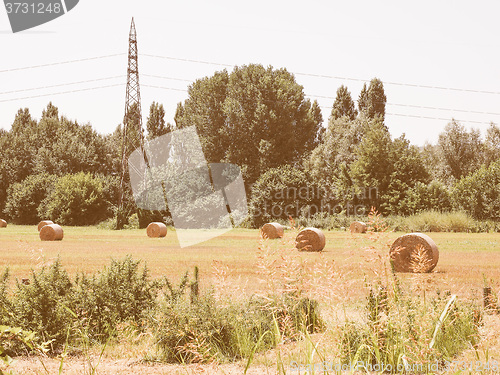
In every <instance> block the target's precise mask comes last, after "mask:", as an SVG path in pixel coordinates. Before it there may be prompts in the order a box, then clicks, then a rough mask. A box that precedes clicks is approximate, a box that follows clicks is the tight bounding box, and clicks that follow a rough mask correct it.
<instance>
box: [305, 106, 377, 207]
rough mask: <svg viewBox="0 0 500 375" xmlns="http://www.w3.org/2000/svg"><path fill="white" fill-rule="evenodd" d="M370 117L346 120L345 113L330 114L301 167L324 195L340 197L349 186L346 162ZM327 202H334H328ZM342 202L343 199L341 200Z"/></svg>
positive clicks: (346, 191) (367, 127) (345, 193)
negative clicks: (340, 114) (326, 126)
mask: <svg viewBox="0 0 500 375" xmlns="http://www.w3.org/2000/svg"><path fill="white" fill-rule="evenodd" d="M371 122H373V120H370V119H368V118H367V117H366V116H365V115H364V114H361V115H360V116H358V117H357V118H356V119H354V120H352V121H350V120H348V118H347V117H342V118H339V119H335V118H333V117H330V120H329V123H328V129H327V130H326V132H325V134H324V135H323V137H322V140H321V143H320V144H319V145H318V146H317V147H316V148H315V149H314V150H313V152H312V153H311V156H310V157H309V158H307V159H306V160H305V161H304V167H305V170H306V171H307V173H308V174H309V175H310V176H311V178H312V181H314V183H316V184H317V185H318V186H319V187H320V190H321V191H323V192H324V193H325V194H326V195H327V196H328V197H331V198H336V199H340V200H343V199H344V198H346V196H347V195H350V194H349V190H350V189H352V181H351V177H350V172H349V169H350V165H351V164H352V162H354V160H355V158H356V155H355V153H354V151H355V149H356V146H357V145H358V144H359V143H360V142H361V141H362V139H363V137H364V135H365V133H366V132H367V130H368V129H369V128H370V126H371V125H370V124H371ZM329 203H330V204H332V203H335V202H333V201H332V202H329ZM344 203H345V202H344Z"/></svg>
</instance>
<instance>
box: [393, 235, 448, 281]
mask: <svg viewBox="0 0 500 375" xmlns="http://www.w3.org/2000/svg"><path fill="white" fill-rule="evenodd" d="M389 254H390V256H391V260H392V262H393V264H394V271H396V272H414V273H416V272H419V273H420V272H431V271H432V270H433V269H434V268H435V267H436V265H437V263H438V260H439V251H438V248H437V246H436V244H435V242H434V241H433V240H432V238H430V237H429V236H428V235H426V234H423V233H410V234H405V235H403V236H401V237H398V238H397V239H396V241H394V243H393V244H392V246H391V249H390V250H389Z"/></svg>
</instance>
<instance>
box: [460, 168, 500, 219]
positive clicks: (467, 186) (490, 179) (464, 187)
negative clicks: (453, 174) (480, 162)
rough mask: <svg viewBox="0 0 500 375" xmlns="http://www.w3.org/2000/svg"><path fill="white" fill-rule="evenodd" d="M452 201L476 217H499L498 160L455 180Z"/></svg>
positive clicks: (499, 173) (499, 179) (499, 182)
mask: <svg viewBox="0 0 500 375" xmlns="http://www.w3.org/2000/svg"><path fill="white" fill-rule="evenodd" d="M452 197H453V202H454V204H455V206H456V207H457V208H459V209H462V210H465V211H466V212H467V213H469V214H470V215H472V216H473V217H474V218H476V219H480V220H485V219H493V220H498V219H500V160H499V161H497V162H495V163H492V164H490V166H489V167H488V168H486V167H485V166H482V167H481V168H479V169H478V170H477V171H476V172H474V173H472V174H469V175H468V176H466V177H463V178H462V179H460V181H458V182H457V184H456V185H455V187H454V188H453V192H452Z"/></svg>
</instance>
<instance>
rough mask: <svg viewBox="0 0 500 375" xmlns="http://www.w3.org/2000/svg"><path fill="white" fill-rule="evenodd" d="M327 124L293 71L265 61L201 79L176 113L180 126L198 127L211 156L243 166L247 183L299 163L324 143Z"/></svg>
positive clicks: (202, 140) (213, 160) (206, 154)
mask: <svg viewBox="0 0 500 375" xmlns="http://www.w3.org/2000/svg"><path fill="white" fill-rule="evenodd" d="M321 122H322V117H321V111H320V108H319V106H318V104H317V103H316V102H314V103H311V102H310V101H309V100H308V99H306V98H305V94H304V92H303V87H302V86H300V85H298V84H297V83H296V82H295V78H294V76H293V75H292V74H291V73H289V72H288V71H287V70H286V69H273V68H272V67H269V68H264V67H263V66H261V65H248V66H243V67H236V68H235V69H234V70H233V71H232V72H231V73H230V74H229V73H227V72H226V71H222V72H218V73H216V74H215V75H214V76H212V77H207V78H204V79H202V80H198V81H196V82H195V83H194V84H193V85H191V86H190V88H189V98H188V99H187V100H186V101H185V102H184V105H183V106H179V107H178V111H177V114H176V123H177V125H178V126H179V127H185V126H189V125H195V126H196V129H197V131H198V134H199V136H200V138H201V143H202V147H203V151H204V153H205V156H206V158H207V160H208V161H209V162H230V163H234V164H237V165H238V166H240V167H241V168H242V171H243V174H244V180H245V183H246V184H247V186H248V185H250V184H252V183H253V182H255V181H256V180H257V178H258V177H259V176H260V175H261V174H262V173H264V172H265V171H266V170H268V169H270V168H275V167H278V166H281V165H286V164H290V165H294V164H295V165H296V164H298V163H299V162H300V161H301V159H302V158H303V156H304V155H306V154H308V153H309V152H310V151H312V150H313V149H314V147H315V146H316V145H317V144H318V142H319V137H320V135H321V130H320V129H321Z"/></svg>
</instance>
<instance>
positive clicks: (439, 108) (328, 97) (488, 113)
mask: <svg viewBox="0 0 500 375" xmlns="http://www.w3.org/2000/svg"><path fill="white" fill-rule="evenodd" d="M307 96H310V97H312V98H321V99H333V100H335V99H336V98H335V97H333V96H324V95H307ZM377 102H378V103H380V101H377ZM385 104H386V105H390V106H395V107H408V108H418V109H431V110H436V111H452V112H463V113H473V114H478V115H491V116H500V113H498V112H484V111H472V110H468V109H457V108H444V107H431V106H423V105H414V104H403V103H390V102H387V103H385Z"/></svg>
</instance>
